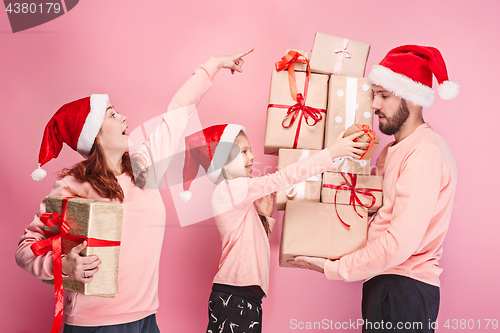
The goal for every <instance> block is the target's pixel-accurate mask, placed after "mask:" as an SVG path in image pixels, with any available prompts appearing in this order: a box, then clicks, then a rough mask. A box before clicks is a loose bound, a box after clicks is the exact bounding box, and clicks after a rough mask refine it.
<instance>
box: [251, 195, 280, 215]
mask: <svg viewBox="0 0 500 333" xmlns="http://www.w3.org/2000/svg"><path fill="white" fill-rule="evenodd" d="M275 196H276V192H274V193H271V194H268V195H266V196H265V197H263V198H262V199H261V200H260V202H259V201H257V200H256V201H254V204H255V209H256V210H257V212H258V213H259V214H262V215H264V216H271V215H273V211H274V197H275Z"/></svg>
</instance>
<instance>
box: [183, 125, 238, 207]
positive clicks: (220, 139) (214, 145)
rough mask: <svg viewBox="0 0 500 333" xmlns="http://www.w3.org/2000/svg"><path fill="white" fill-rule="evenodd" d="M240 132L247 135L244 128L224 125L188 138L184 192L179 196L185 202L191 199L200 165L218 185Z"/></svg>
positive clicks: (184, 169) (208, 128)
mask: <svg viewBox="0 0 500 333" xmlns="http://www.w3.org/2000/svg"><path fill="white" fill-rule="evenodd" d="M240 132H243V133H246V131H245V128H244V127H243V126H240V125H234V124H222V125H213V126H210V127H207V128H205V129H203V130H201V131H198V132H196V133H193V134H191V135H189V136H187V137H186V156H185V159H184V168H183V170H182V176H183V178H184V183H183V189H184V192H181V193H180V194H179V196H180V198H181V200H182V201H183V202H188V201H189V200H190V199H191V196H192V193H191V192H189V187H190V186H191V183H192V182H193V180H194V179H195V178H196V175H197V174H198V170H199V168H200V165H201V166H202V167H203V169H205V171H206V173H207V176H208V178H209V179H210V180H211V181H212V182H213V183H217V180H218V179H219V178H220V177H221V174H222V168H223V167H224V166H225V165H226V163H227V161H228V159H229V155H230V154H231V151H232V150H233V149H234V147H235V145H234V141H235V140H236V137H237V136H238V134H239V133H240ZM238 152H239V151H238Z"/></svg>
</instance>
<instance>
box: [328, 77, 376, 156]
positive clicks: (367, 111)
mask: <svg viewBox="0 0 500 333" xmlns="http://www.w3.org/2000/svg"><path fill="white" fill-rule="evenodd" d="M372 100H373V91H372V90H371V88H370V85H369V84H368V81H367V80H366V79H365V78H356V77H348V76H341V75H331V76H330V86H329V94H328V110H327V113H326V131H325V147H330V146H331V145H332V144H333V143H334V142H335V140H337V138H338V136H339V135H340V133H341V132H342V131H345V130H347V129H348V128H349V127H350V126H352V125H353V124H361V125H368V126H369V127H370V128H372V127H373V109H372V108H371V104H372Z"/></svg>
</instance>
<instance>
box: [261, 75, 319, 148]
mask: <svg viewBox="0 0 500 333" xmlns="http://www.w3.org/2000/svg"><path fill="white" fill-rule="evenodd" d="M306 74H307V73H304V72H297V73H295V76H296V79H297V91H298V92H299V93H302V94H304V83H305V80H306ZM328 79H329V77H328V76H327V75H321V74H311V75H310V78H309V87H308V90H307V97H306V96H304V97H306V100H305V105H306V106H309V107H313V108H316V109H324V110H325V111H326V105H327V97H328ZM269 104H279V105H285V106H286V108H279V107H269V108H268V110H267V121H266V131H265V138H264V154H270V155H276V154H278V149H280V148H288V149H296V148H297V149H322V148H323V139H324V132H325V112H321V113H320V114H321V120H319V121H318V122H317V123H316V124H315V125H314V126H309V125H308V124H306V119H305V118H303V117H302V118H301V116H302V114H303V113H302V111H299V114H298V116H297V118H296V119H295V121H294V122H293V124H292V125H291V126H290V127H288V128H284V127H283V125H282V122H283V119H284V118H285V117H286V115H287V111H288V108H289V107H290V106H293V105H295V104H297V101H295V100H293V98H292V96H291V94H290V86H289V82H288V73H287V71H279V72H278V71H276V70H273V73H272V77H271V88H270V93H269ZM291 117H292V116H291V115H290V116H289V117H288V118H287V121H286V124H288V121H289V120H290V119H289V118H291ZM308 122H309V123H310V124H312V123H313V121H312V119H311V118H309V120H308ZM299 124H300V131H299V135H298V138H297V140H296V133H297V127H298V125H299ZM294 142H297V146H296V147H294Z"/></svg>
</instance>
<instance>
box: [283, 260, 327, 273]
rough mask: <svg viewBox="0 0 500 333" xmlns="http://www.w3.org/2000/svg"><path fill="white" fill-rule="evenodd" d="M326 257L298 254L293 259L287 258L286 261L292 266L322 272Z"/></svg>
mask: <svg viewBox="0 0 500 333" xmlns="http://www.w3.org/2000/svg"><path fill="white" fill-rule="evenodd" d="M327 260H328V259H325V258H318V257H306V256H298V257H295V259H294V260H288V261H287V262H288V263H289V264H291V265H292V266H295V267H298V268H304V269H310V270H313V271H316V272H320V273H321V274H324V273H325V271H324V269H323V267H324V266H325V262H326V261H327Z"/></svg>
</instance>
